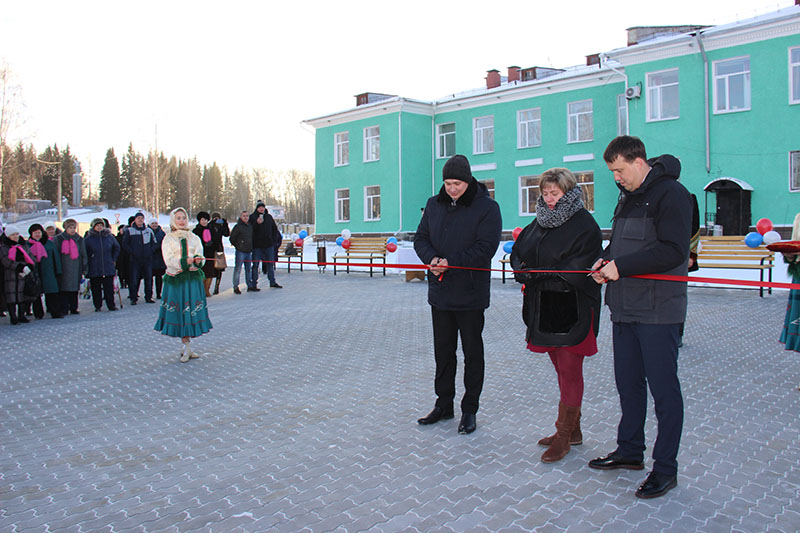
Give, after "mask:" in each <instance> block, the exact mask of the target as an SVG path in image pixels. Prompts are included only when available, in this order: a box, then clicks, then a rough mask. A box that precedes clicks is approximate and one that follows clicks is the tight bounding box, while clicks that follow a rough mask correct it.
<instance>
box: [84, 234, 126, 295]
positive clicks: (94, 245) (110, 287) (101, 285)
mask: <svg viewBox="0 0 800 533" xmlns="http://www.w3.org/2000/svg"><path fill="white" fill-rule="evenodd" d="M85 245H86V256H87V259H88V263H89V273H88V275H89V284H90V287H91V289H92V302H93V303H94V310H95V311H100V308H101V307H102V306H103V299H105V301H106V307H108V310H109V311H116V310H117V306H116V305H114V274H115V273H116V266H115V263H116V261H117V257H118V256H119V251H120V245H119V243H118V242H117V239H116V238H114V236H113V235H111V230H110V229H108V228H106V225H105V222H103V219H101V218H95V219H94V220H92V227H91V228H89V231H88V232H87V234H86V239H85Z"/></svg>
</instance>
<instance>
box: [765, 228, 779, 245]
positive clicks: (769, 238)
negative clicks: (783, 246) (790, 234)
mask: <svg viewBox="0 0 800 533" xmlns="http://www.w3.org/2000/svg"><path fill="white" fill-rule="evenodd" d="M779 240H781V234H780V233H778V232H777V231H775V230H772V231H768V232H766V233H765V234H764V244H772V243H773V242H778V241H779Z"/></svg>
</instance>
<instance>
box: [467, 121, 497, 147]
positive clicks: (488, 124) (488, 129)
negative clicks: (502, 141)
mask: <svg viewBox="0 0 800 533" xmlns="http://www.w3.org/2000/svg"><path fill="white" fill-rule="evenodd" d="M472 122H473V132H474V133H473V135H472V138H473V140H474V146H473V148H472V153H474V154H488V153H489V152H494V117H492V116H490V117H478V118H476V119H473V121H472Z"/></svg>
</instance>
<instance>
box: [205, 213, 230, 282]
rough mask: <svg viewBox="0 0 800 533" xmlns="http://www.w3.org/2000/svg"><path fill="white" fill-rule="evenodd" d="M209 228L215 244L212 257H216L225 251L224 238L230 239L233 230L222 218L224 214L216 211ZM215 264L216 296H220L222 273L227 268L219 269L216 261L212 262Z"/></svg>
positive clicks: (212, 215) (212, 214)
mask: <svg viewBox="0 0 800 533" xmlns="http://www.w3.org/2000/svg"><path fill="white" fill-rule="evenodd" d="M209 227H210V228H211V242H212V243H213V244H214V254H215V255H213V256H211V257H216V254H217V253H218V252H224V251H225V245H223V244H222V238H223V237H229V236H230V234H231V230H230V228H229V227H228V221H227V220H225V219H224V218H222V214H221V213H220V212H219V211H214V212H213V213H211V222H210V223H209ZM212 263H214V277H215V281H214V294H219V284H220V282H221V281H222V273H223V272H225V268H217V266H218V265H217V264H216V261H212Z"/></svg>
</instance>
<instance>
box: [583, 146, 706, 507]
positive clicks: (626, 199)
mask: <svg viewBox="0 0 800 533" xmlns="http://www.w3.org/2000/svg"><path fill="white" fill-rule="evenodd" d="M603 158H604V159H605V161H606V164H607V165H608V168H609V170H611V171H612V172H613V173H614V180H615V181H616V182H617V185H618V187H619V188H620V191H621V194H620V198H619V202H618V204H617V207H616V210H615V212H614V223H613V226H612V230H611V242H610V244H609V245H608V247H607V248H606V249H605V251H604V252H603V254H602V257H601V258H600V259H598V261H597V262H596V263H595V264H594V265H593V266H592V270H595V271H596V272H595V273H594V274H593V275H592V277H593V278H594V280H595V281H596V282H597V283H600V284H603V283H608V285H607V286H606V304H607V305H608V307H609V309H610V310H611V321H612V322H613V340H614V377H615V380H616V383H617V391H618V393H619V397H620V405H621V407H622V418H621V419H620V422H619V427H618V429H617V449H616V450H615V451H613V452H612V453H610V454H608V455H607V456H605V457H600V458H597V459H593V460H592V461H590V462H589V466H590V467H592V468H596V469H599V470H613V469H617V468H625V469H629V470H641V469H643V468H644V450H645V441H644V424H645V417H646V415H647V387H648V386H649V388H650V392H651V394H652V395H653V400H654V402H655V409H656V418H657V419H658V436H657V438H656V442H655V446H654V447H653V459H654V464H653V470H652V472H650V474H649V475H648V476H647V479H646V480H645V481H644V483H642V484H641V485H640V486H639V488H638V490H637V491H636V496H637V497H639V498H656V497H658V496H662V495H663V494H666V493H667V492H668V491H669V490H671V489H672V488H674V487H675V486H677V470H678V462H677V455H678V447H679V445H680V440H681V431H682V429H683V397H682V395H681V386H680V382H679V381H678V341H679V338H680V336H679V329H680V324H682V323H683V322H684V320H685V318H686V282H685V281H660V280H654V279H642V278H634V277H632V276H636V275H641V274H667V275H673V276H686V275H687V268H688V264H689V239H690V237H691V223H692V205H691V197H690V195H689V192H688V191H687V190H686V189H685V188H684V187H683V185H681V184H680V183H679V182H678V176H679V175H680V170H681V165H680V162H679V161H678V160H677V159H676V158H674V157H673V156H671V155H662V156H661V157H658V158H654V159H651V160H648V159H647V155H646V152H645V147H644V144H643V143H642V141H641V140H639V139H638V138H636V137H630V136H627V135H625V136H621V137H617V138H616V139H614V140H613V141H611V143H610V144H609V145H608V148H606V151H605V154H604V155H603Z"/></svg>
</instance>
